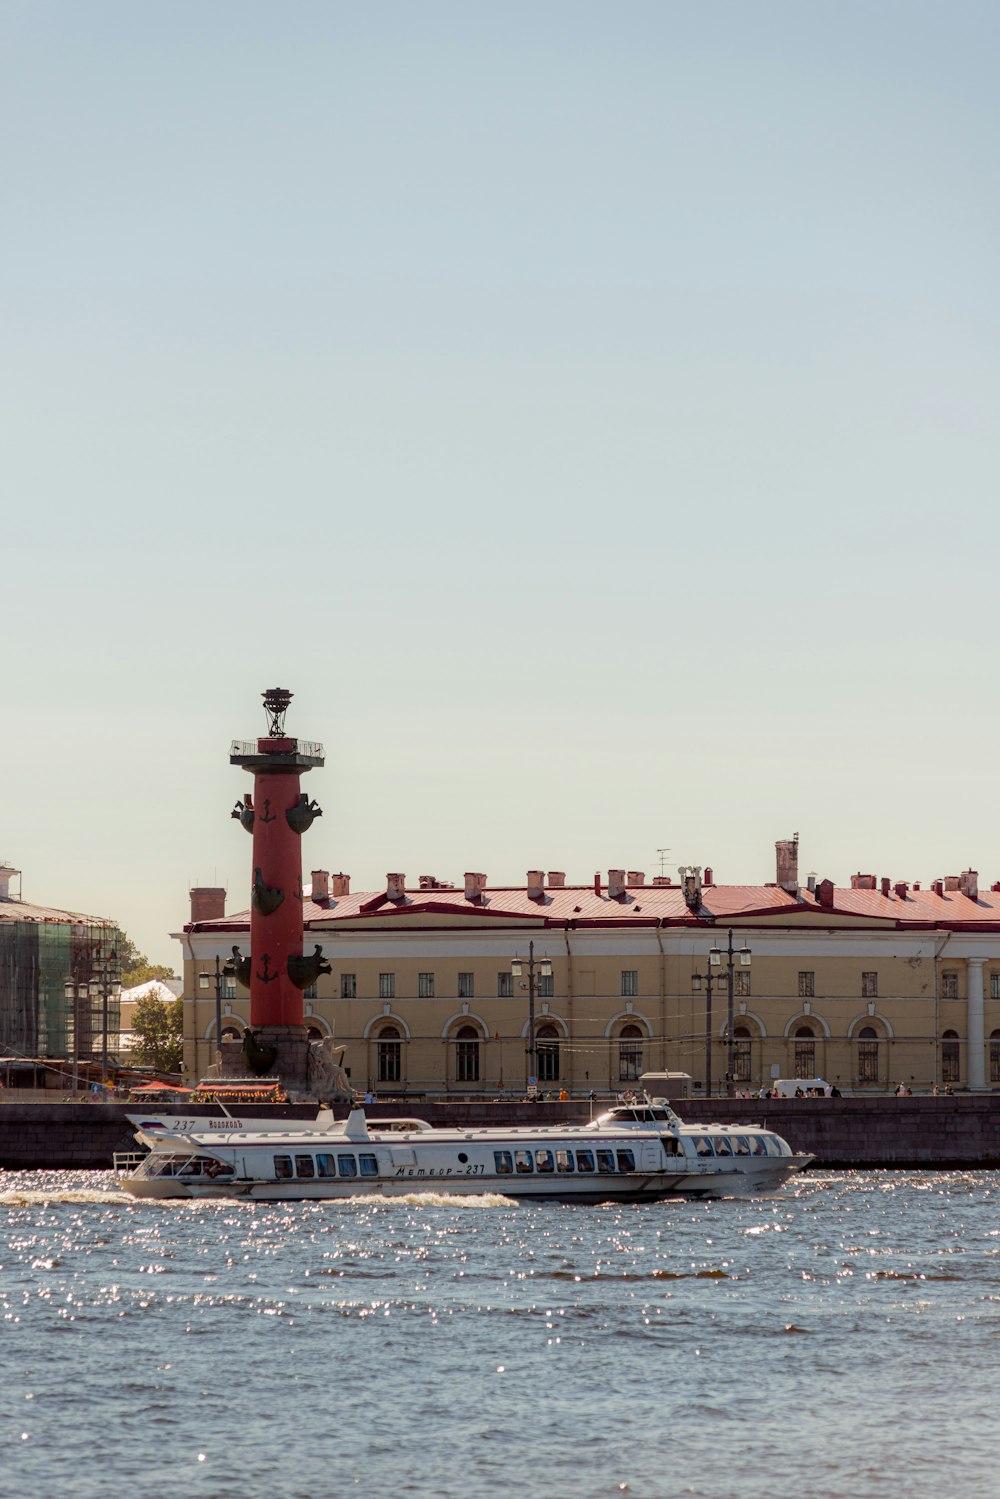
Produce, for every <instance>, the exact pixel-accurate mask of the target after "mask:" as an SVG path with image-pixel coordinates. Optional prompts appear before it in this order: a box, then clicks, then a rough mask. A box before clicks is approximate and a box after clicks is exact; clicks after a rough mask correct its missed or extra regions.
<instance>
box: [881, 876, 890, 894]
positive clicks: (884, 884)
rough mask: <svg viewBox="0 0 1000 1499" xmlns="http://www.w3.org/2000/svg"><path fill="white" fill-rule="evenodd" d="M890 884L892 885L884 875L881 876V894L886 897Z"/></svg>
mask: <svg viewBox="0 0 1000 1499" xmlns="http://www.w3.org/2000/svg"><path fill="white" fill-rule="evenodd" d="M891 884H892V881H891V880H890V879H888V878H887V876H886V875H883V876H882V880H881V887H882V894H883V895H885V896H888V894H889V887H890V886H891Z"/></svg>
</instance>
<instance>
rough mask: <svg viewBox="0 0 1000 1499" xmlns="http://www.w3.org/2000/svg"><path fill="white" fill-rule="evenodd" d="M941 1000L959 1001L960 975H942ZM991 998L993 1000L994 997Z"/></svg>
mask: <svg viewBox="0 0 1000 1499" xmlns="http://www.w3.org/2000/svg"><path fill="white" fill-rule="evenodd" d="M941 998H942V999H957V998H958V974H957V973H942V975H941ZM991 998H992V996H991Z"/></svg>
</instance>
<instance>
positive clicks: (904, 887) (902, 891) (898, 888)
mask: <svg viewBox="0 0 1000 1499" xmlns="http://www.w3.org/2000/svg"><path fill="white" fill-rule="evenodd" d="M892 888H893V889H894V890H895V892H896V894H897V895H898V896H899V898H900V900H905V899H906V892H907V891H908V890H909V888H910V887H909V885H908V884H907V883H906V881H905V880H897V881H896V884H895V885H893V887H892Z"/></svg>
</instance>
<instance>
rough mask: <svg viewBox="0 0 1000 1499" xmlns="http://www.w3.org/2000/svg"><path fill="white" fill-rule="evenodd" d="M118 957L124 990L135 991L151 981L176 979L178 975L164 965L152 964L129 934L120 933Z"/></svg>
mask: <svg viewBox="0 0 1000 1499" xmlns="http://www.w3.org/2000/svg"><path fill="white" fill-rule="evenodd" d="M118 956H119V961H120V963H121V971H122V988H123V989H135V988H137V987H138V986H139V984H148V983H149V981H150V980H151V979H175V978H176V977H177V974H176V973H175V972H174V970H173V969H172V968H167V967H165V966H164V965H163V964H162V963H151V962H150V961H149V959H148V958H147V957H146V954H145V953H142V952H140V951H139V949H138V948H137V947H136V945H135V943H134V942H133V941H132V939H131V937H130V936H129V934H128V932H121V931H120V932H119V933H118Z"/></svg>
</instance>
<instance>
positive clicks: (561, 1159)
mask: <svg viewBox="0 0 1000 1499" xmlns="http://www.w3.org/2000/svg"><path fill="white" fill-rule="evenodd" d="M556 1170H557V1171H572V1170H573V1152H572V1151H571V1150H557V1151H556Z"/></svg>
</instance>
